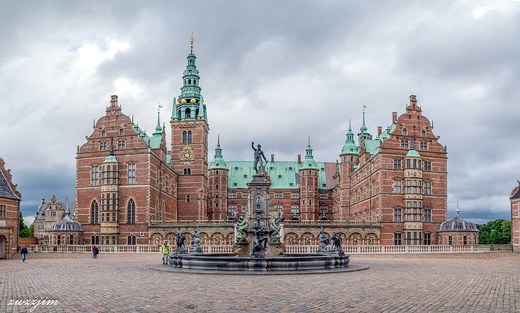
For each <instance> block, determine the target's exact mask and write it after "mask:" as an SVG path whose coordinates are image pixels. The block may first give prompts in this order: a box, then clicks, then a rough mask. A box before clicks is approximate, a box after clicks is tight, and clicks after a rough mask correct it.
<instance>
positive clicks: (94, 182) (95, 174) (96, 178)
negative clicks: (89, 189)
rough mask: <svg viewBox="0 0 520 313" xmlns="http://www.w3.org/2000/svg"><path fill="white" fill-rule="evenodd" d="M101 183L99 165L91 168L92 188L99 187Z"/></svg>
mask: <svg viewBox="0 0 520 313" xmlns="http://www.w3.org/2000/svg"><path fill="white" fill-rule="evenodd" d="M98 181H99V168H98V166H97V165H92V166H91V167H90V186H97V185H98Z"/></svg>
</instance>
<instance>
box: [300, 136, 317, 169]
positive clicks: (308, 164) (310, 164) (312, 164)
mask: <svg viewBox="0 0 520 313" xmlns="http://www.w3.org/2000/svg"><path fill="white" fill-rule="evenodd" d="M301 169H316V170H317V169H318V165H317V164H316V161H314V157H313V156H312V148H311V139H310V138H309V144H308V145H307V149H305V159H304V160H303V162H302V166H301Z"/></svg>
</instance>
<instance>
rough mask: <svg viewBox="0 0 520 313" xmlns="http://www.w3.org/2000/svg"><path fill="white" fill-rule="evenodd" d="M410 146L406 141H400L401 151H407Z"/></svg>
mask: <svg viewBox="0 0 520 313" xmlns="http://www.w3.org/2000/svg"><path fill="white" fill-rule="evenodd" d="M409 147H410V144H409V142H408V140H401V149H409Z"/></svg>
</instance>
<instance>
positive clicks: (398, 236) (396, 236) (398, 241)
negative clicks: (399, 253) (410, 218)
mask: <svg viewBox="0 0 520 313" xmlns="http://www.w3.org/2000/svg"><path fill="white" fill-rule="evenodd" d="M401 240H402V238H401V233H394V245H395V246H400V245H402V242H401Z"/></svg>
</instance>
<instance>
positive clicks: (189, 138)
mask: <svg viewBox="0 0 520 313" xmlns="http://www.w3.org/2000/svg"><path fill="white" fill-rule="evenodd" d="M188 143H191V130H188Z"/></svg>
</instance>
